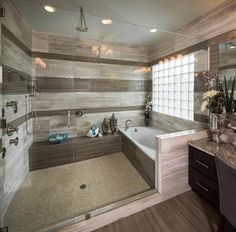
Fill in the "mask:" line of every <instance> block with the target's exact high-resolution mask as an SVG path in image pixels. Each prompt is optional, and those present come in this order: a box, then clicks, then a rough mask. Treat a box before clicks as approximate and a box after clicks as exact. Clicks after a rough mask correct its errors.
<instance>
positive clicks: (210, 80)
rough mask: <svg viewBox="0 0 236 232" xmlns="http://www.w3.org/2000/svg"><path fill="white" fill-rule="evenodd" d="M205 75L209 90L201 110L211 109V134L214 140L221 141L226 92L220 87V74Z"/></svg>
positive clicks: (223, 127)
mask: <svg viewBox="0 0 236 232" xmlns="http://www.w3.org/2000/svg"><path fill="white" fill-rule="evenodd" d="M204 77H205V78H207V84H206V85H207V86H208V91H207V92H206V93H204V94H203V102H202V105H201V112H204V111H206V110H209V113H210V114H209V119H210V130H209V132H210V136H211V139H212V141H214V142H216V143H220V142H222V141H221V135H222V134H223V133H224V132H225V121H226V108H225V94H224V91H223V89H222V87H220V83H219V79H218V77H219V75H218V74H209V73H206V74H205V76H204ZM214 88H216V90H215V89H214Z"/></svg>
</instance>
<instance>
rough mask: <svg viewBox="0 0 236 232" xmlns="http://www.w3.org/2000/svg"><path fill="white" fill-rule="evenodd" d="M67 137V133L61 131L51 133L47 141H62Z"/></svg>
mask: <svg viewBox="0 0 236 232" xmlns="http://www.w3.org/2000/svg"><path fill="white" fill-rule="evenodd" d="M67 138H68V133H61V134H52V135H49V137H48V141H49V142H50V143H57V144H59V143H63V142H65V140H66V139H67Z"/></svg>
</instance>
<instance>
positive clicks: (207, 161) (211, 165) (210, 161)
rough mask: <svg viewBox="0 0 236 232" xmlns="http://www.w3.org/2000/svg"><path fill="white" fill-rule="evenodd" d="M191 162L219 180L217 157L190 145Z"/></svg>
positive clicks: (199, 169)
mask: <svg viewBox="0 0 236 232" xmlns="http://www.w3.org/2000/svg"><path fill="white" fill-rule="evenodd" d="M189 164H190V166H191V167H193V168H195V169H196V170H198V171H200V172H202V173H204V174H205V175H206V176H207V177H209V178H211V179H213V180H214V181H216V182H217V172H216V164H215V157H214V156H212V155H209V154H207V153H205V152H202V151H200V150H198V149H196V148H194V147H191V146H189Z"/></svg>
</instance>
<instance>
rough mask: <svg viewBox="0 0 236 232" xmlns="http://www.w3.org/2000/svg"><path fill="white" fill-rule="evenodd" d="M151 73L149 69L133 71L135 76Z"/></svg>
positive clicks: (142, 68) (143, 68)
mask: <svg viewBox="0 0 236 232" xmlns="http://www.w3.org/2000/svg"><path fill="white" fill-rule="evenodd" d="M150 72H151V67H141V68H138V69H136V70H134V73H135V74H146V73H150Z"/></svg>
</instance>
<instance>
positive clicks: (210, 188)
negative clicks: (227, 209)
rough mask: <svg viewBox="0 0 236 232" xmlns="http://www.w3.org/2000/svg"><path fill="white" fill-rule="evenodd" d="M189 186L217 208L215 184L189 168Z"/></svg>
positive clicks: (217, 199) (217, 193) (217, 192)
mask: <svg viewBox="0 0 236 232" xmlns="http://www.w3.org/2000/svg"><path fill="white" fill-rule="evenodd" d="M189 185H190V186H191V187H192V189H193V190H194V191H196V192H197V193H199V194H200V195H201V196H203V197H204V198H205V199H206V200H208V201H210V202H211V203H212V204H214V205H215V206H216V207H219V189H218V185H217V183H216V182H214V181H213V180H211V179H210V178H207V177H206V176H205V175H203V174H202V173H201V172H199V171H197V170H195V169H194V168H192V167H190V168H189Z"/></svg>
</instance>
